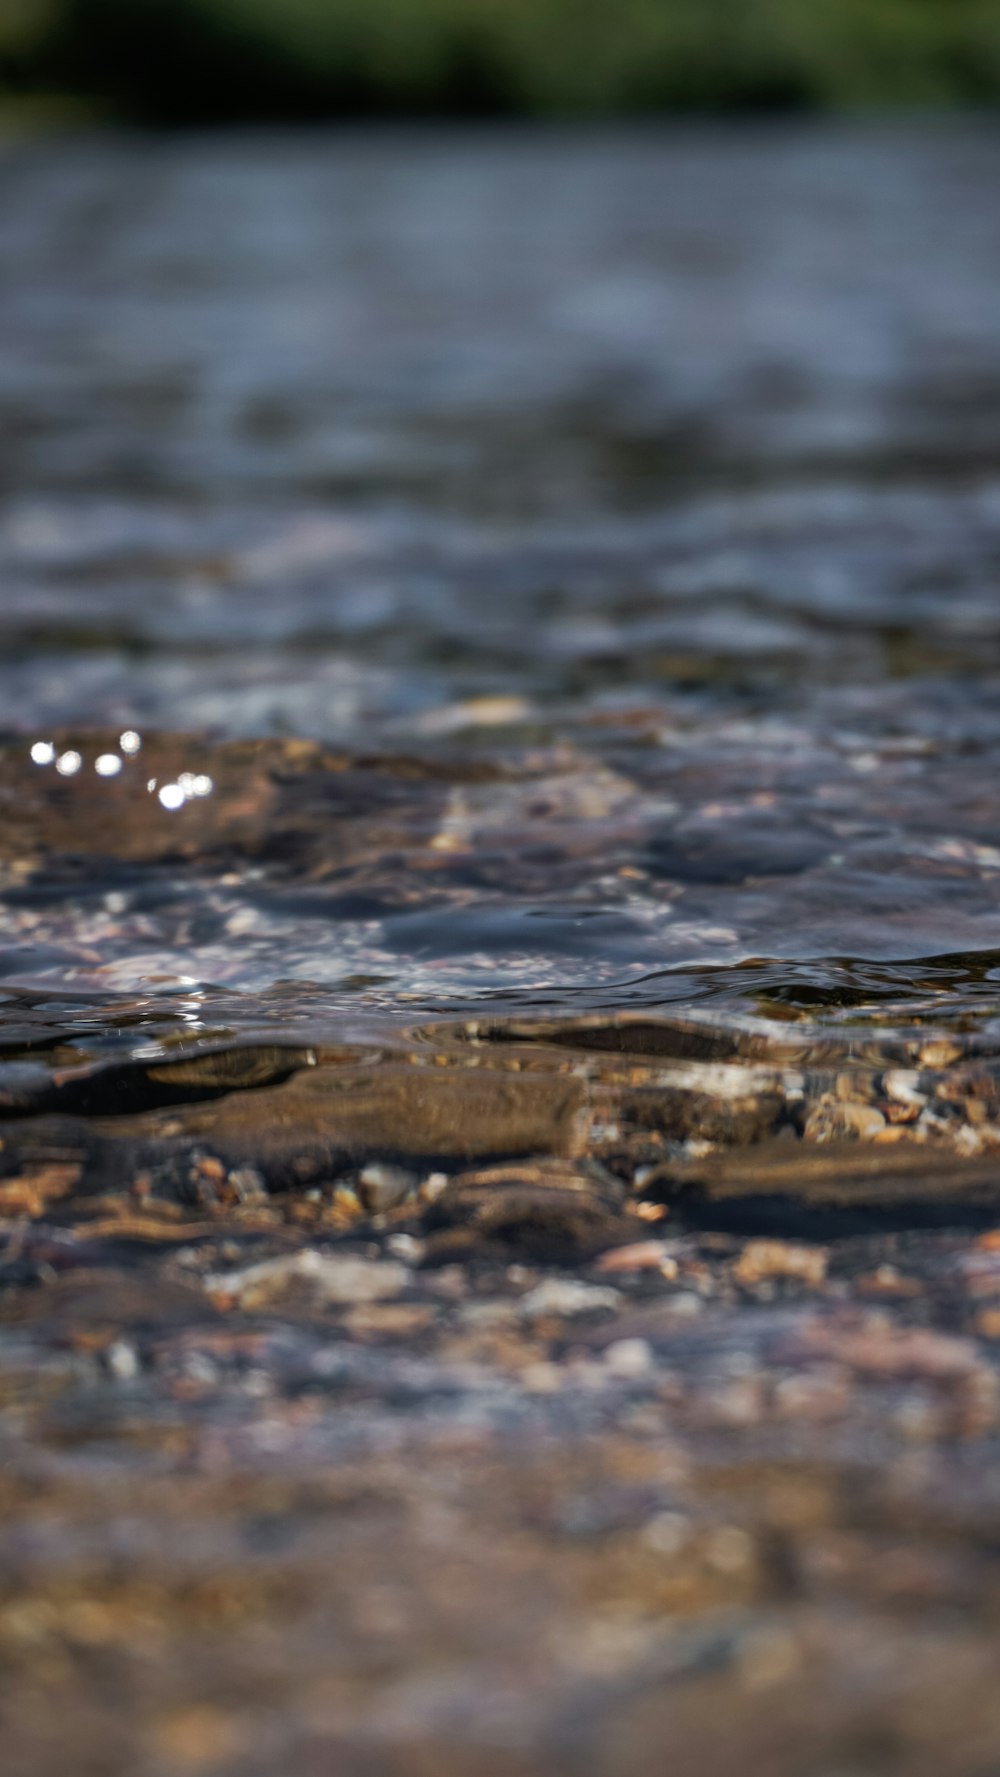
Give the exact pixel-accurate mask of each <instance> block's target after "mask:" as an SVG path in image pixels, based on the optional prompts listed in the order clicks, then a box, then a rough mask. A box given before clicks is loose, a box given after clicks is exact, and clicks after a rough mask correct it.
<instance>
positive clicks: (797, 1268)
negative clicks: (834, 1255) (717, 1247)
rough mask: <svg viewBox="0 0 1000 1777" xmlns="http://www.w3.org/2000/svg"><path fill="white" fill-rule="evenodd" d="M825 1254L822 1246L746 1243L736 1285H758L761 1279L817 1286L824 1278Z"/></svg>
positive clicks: (735, 1272)
mask: <svg viewBox="0 0 1000 1777" xmlns="http://www.w3.org/2000/svg"><path fill="white" fill-rule="evenodd" d="M827 1260H828V1253H827V1250H826V1248H825V1247H822V1246H802V1245H800V1244H798V1243H797V1242H795V1241H791V1240H748V1241H747V1244H746V1246H745V1247H744V1248H743V1251H742V1252H741V1254H740V1256H739V1258H738V1259H737V1261H736V1264H735V1265H734V1266H733V1276H734V1278H735V1279H736V1281H737V1283H743V1284H753V1283H760V1282H761V1280H762V1279H763V1278H795V1279H797V1280H798V1281H799V1282H800V1283H807V1284H811V1285H812V1286H813V1287H814V1288H816V1287H818V1286H819V1285H820V1284H821V1283H823V1281H824V1280H825V1278H826V1267H827Z"/></svg>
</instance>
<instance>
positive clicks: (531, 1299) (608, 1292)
mask: <svg viewBox="0 0 1000 1777" xmlns="http://www.w3.org/2000/svg"><path fill="white" fill-rule="evenodd" d="M620 1301H621V1291H620V1290H614V1289H611V1288H609V1287H607V1286H606V1285H601V1284H596V1283H581V1282H578V1281H577V1280H576V1279H575V1278H572V1277H548V1278H546V1279H545V1281H544V1283H539V1284H536V1286H535V1288H534V1289H533V1290H529V1291H528V1293H527V1295H526V1296H522V1297H521V1302H520V1308H521V1313H522V1314H523V1315H525V1316H526V1317H527V1318H529V1319H531V1318H533V1317H534V1316H535V1315H541V1314H563V1315H573V1314H593V1313H594V1312H596V1311H598V1310H600V1309H605V1308H609V1309H610V1308H617V1306H618V1304H619V1302H620Z"/></svg>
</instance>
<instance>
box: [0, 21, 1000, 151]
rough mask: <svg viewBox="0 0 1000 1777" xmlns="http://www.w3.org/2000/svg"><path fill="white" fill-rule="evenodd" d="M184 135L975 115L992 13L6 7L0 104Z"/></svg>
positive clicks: (988, 91) (988, 82) (989, 58)
mask: <svg viewBox="0 0 1000 1777" xmlns="http://www.w3.org/2000/svg"><path fill="white" fill-rule="evenodd" d="M40 94H50V95H51V94H63V95H66V96H67V97H73V98H75V99H77V100H83V101H85V102H87V103H89V104H91V105H94V106H96V108H97V109H98V110H99V111H101V112H103V113H104V114H106V115H110V116H117V117H122V118H127V119H131V120H138V121H148V122H162V123H172V122H176V123H180V122H193V121H197V122H205V121H215V120H217V121H227V120H231V119H236V118H240V119H265V118H286V117H328V116H337V115H344V114H358V113H366V112H376V113H397V114H403V115H406V114H410V115H412V114H419V113H431V114H433V113H441V114H456V113H458V114H462V113H465V114H470V113H471V114H492V113H498V114H503V113H513V114H528V115H543V116H544V115H583V116H587V115H595V114H602V113H620V112H644V111H656V110H692V109H697V110H709V111H711V110H723V109H737V110H740V109H742V110H754V109H758V110H759V109H780V108H786V109H787V108H793V107H819V108H823V109H852V108H858V107H865V108H878V107H910V108H925V107H940V106H956V105H974V106H984V105H986V106H988V105H992V104H994V103H996V101H997V99H998V98H1000V0H0V95H2V96H3V97H4V98H6V100H7V102H8V104H10V103H11V102H13V101H17V100H20V101H21V102H22V103H23V102H25V101H30V100H31V99H32V97H33V96H36V95H40Z"/></svg>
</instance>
